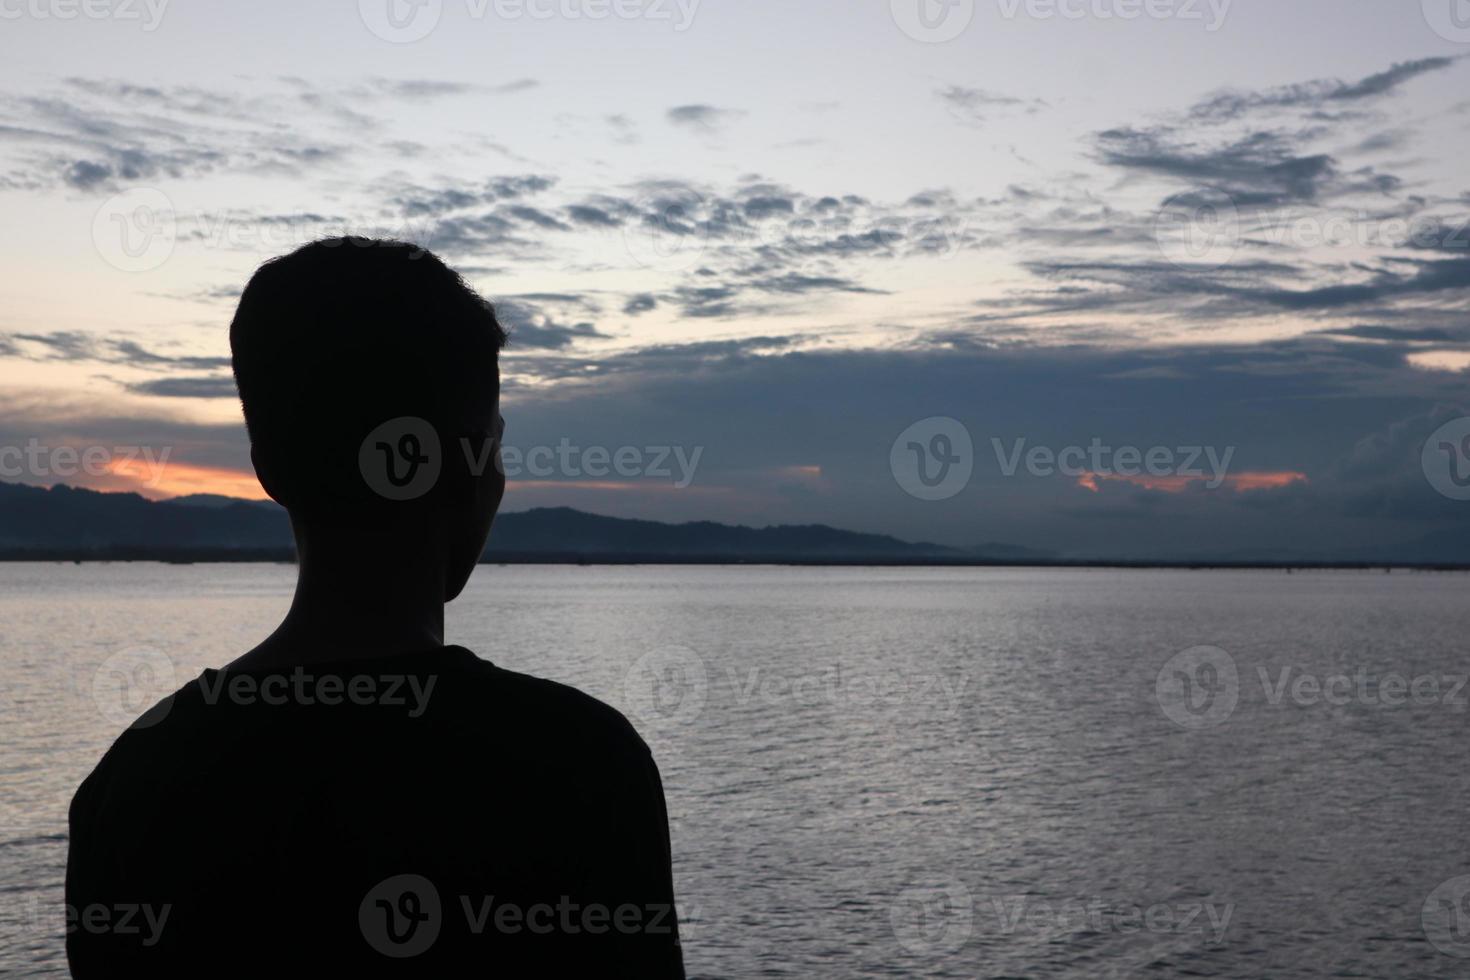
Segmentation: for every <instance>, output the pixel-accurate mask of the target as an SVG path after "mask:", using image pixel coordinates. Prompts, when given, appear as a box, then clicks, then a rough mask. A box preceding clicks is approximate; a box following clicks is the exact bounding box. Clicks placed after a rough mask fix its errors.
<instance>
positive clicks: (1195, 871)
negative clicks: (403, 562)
mask: <svg viewBox="0 0 1470 980" xmlns="http://www.w3.org/2000/svg"><path fill="white" fill-rule="evenodd" d="M293 574H294V572H293V569H291V568H289V567H284V566H268V565H218V566H209V565H201V566H180V567H171V566H162V565H148V564H139V565H121V564H118V565H82V566H73V565H60V564H34V565H24V564H6V565H0V668H3V670H4V676H5V688H4V691H5V694H4V705H3V707H4V711H3V714H0V734H3V745H4V760H3V766H0V783H3V807H4V809H3V811H0V816H3V819H4V825H3V833H0V950H3V951H0V972H4V971H5V970H6V969H8V970H13V971H17V972H19V973H21V974H44V973H63V974H64V973H65V958H64V953H63V937H62V931H63V921H64V920H63V906H62V878H63V871H64V867H65V859H66V836H65V835H66V821H65V816H66V807H67V803H68V801H69V799H70V796H71V793H72V791H73V790H74V789H75V787H76V785H77V783H78V782H79V781H80V780H81V779H82V778H83V776H85V775H86V773H87V772H88V771H89V770H90V768H91V766H92V765H93V764H94V762H95V761H96V759H97V758H98V757H99V756H100V754H101V753H102V752H103V751H104V750H105V749H106V747H107V746H108V744H109V743H110V741H111V739H112V738H113V737H114V736H115V734H116V733H117V731H118V730H120V728H121V727H122V725H121V724H119V723H118V721H117V719H118V718H119V717H123V716H125V715H127V714H128V712H130V711H131V712H133V713H136V710H135V709H137V708H140V707H141V706H142V704H141V699H142V697H144V696H147V695H149V694H151V688H153V687H159V688H160V689H161V688H162V687H163V685H165V683H166V684H167V689H168V690H172V689H173V687H175V686H177V685H178V684H181V683H183V682H184V681H185V680H187V679H188V678H190V677H192V676H193V675H194V674H195V673H196V672H197V671H198V670H199V669H201V668H202V667H205V666H210V665H215V666H217V665H220V664H222V663H224V662H226V661H228V660H230V659H232V658H233V657H234V656H236V655H238V654H239V653H240V652H241V651H242V650H244V649H245V648H247V647H249V646H250V645H252V644H253V643H254V642H255V641H257V640H258V639H259V638H260V637H261V636H263V635H264V633H265V632H266V631H267V630H268V628H269V627H270V626H272V625H274V622H275V621H276V618H277V617H279V615H280V614H281V613H282V612H284V610H285V608H286V605H287V602H288V598H289V594H290V589H291V584H292V577H293ZM1467 598H1470V577H1467V576H1463V575H1448V574H1446V575H1435V574H1404V573H1398V574H1394V575H1385V574H1382V573H1376V574H1370V573H1346V572H1344V573H1327V572H1317V573H1310V574H1301V573H1298V574H1295V575H1287V574H1284V573H1275V572H1218V571H1216V572H1183V571H1178V572H1176V571H1168V572H1162V571H1107V570H1060V571H1058V570H1045V571H1042V570H1006V569H961V570H954V569H846V568H844V569H788V568H670V567H646V568H568V567H521V568H499V567H486V568H482V569H481V570H480V571H479V572H478V573H477V575H476V577H475V579H474V581H473V582H472V583H471V586H470V588H469V590H468V592H467V594H466V595H465V596H464V597H463V598H462V599H461V600H460V601H458V602H457V603H455V604H454V605H453V606H451V607H450V608H451V615H450V626H449V629H450V638H451V640H452V641H453V642H457V643H461V644H463V645H465V646H468V647H470V648H472V649H474V650H475V651H476V652H478V653H479V654H480V655H481V656H484V657H486V658H488V659H491V660H494V661H495V662H497V663H499V664H501V665H502V666H506V667H510V668H513V669H517V670H523V671H527V672H531V673H536V674H540V675H543V676H546V677H551V678H554V679H557V680H561V681H565V682H567V683H570V684H574V685H576V686H578V687H581V688H582V689H584V690H586V691H588V692H590V693H592V694H594V695H596V696H597V697H600V698H602V699H603V700H605V701H607V702H609V703H611V704H613V705H614V706H616V707H619V708H620V709H622V710H623V711H624V712H625V713H627V714H628V715H629V716H630V718H632V720H633V721H634V723H635V725H637V726H638V728H639V729H640V731H642V732H643V734H644V737H645V738H646V740H647V741H648V742H649V744H650V746H651V747H652V748H653V750H654V755H655V758H657V759H658V761H659V763H660V766H661V768H662V771H663V774H664V783H665V788H666V792H667V794H668V803H669V812H670V819H671V829H672V835H673V843H674V855H675V879H676V881H675V884H676V888H677V892H678V898H679V901H680V904H681V906H682V908H681V914H682V916H683V917H684V919H685V920H686V923H685V926H684V930H685V933H686V941H685V948H686V962H687V965H688V967H689V971H690V975H691V976H700V977H749V976H757V975H760V976H790V977H837V978H859V977H896V976H933V977H1078V978H1084V977H1085V978H1098V977H1180V976H1196V977H1198V976H1204V977H1270V978H1275V980H1282V978H1294V977H1308V976H1311V977H1318V976H1342V977H1350V976H1351V977H1463V976H1466V975H1467V974H1470V898H1467V896H1470V841H1467V835H1466V830H1467V814H1470V808H1467V804H1470V765H1467V762H1470V732H1467V708H1466V701H1467V700H1470V690H1466V689H1462V687H1461V685H1462V684H1463V683H1464V677H1465V675H1466V672H1467V670H1470V663H1467V659H1470V658H1467V657H1466V655H1465V642H1466V638H1467V637H1470V602H1467ZM139 664H144V665H146V666H148V667H150V668H151V670H152V673H151V674H150V673H148V672H147V671H143V672H140V671H138V670H137V669H135V668H136V667H137V666H138V665H139ZM170 671H172V672H173V676H172V677H169V676H167V675H168V673H169V672H170ZM126 677H131V678H134V681H135V683H134V686H133V687H132V688H129V687H128V686H127V685H125V684H122V683H121V681H120V680H119V678H126ZM138 688H141V689H142V690H141V691H140V690H138Z"/></svg>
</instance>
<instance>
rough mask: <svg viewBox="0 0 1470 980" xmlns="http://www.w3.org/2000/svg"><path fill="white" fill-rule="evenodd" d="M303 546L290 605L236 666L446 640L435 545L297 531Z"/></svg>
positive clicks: (320, 659) (361, 654)
mask: <svg viewBox="0 0 1470 980" xmlns="http://www.w3.org/2000/svg"><path fill="white" fill-rule="evenodd" d="M298 553H299V561H300V565H299V568H298V573H297V580H296V594H295V597H294V598H293V599H292V602H291V609H290V611H288V612H287V613H286V617H285V619H283V620H282V621H281V625H280V626H279V627H277V628H276V631H275V632H274V633H272V634H271V635H270V636H269V637H267V638H266V640H265V641H264V642H262V643H261V644H260V645H259V646H258V647H256V648H255V649H254V650H251V651H250V652H249V653H247V654H245V655H244V656H243V657H241V658H239V659H238V660H236V661H235V662H233V663H232V664H231V665H230V667H231V668H235V669H254V668H257V667H270V668H274V667H289V666H295V665H297V664H310V663H325V662H331V661H339V660H359V659H374V658H379V657H390V656H397V655H400V654H405V653H413V652H416V651H425V650H432V649H437V648H439V647H442V646H443V645H444V592H445V583H444V562H443V560H442V558H441V557H440V556H439V555H438V554H437V549H434V548H432V547H428V548H426V547H424V546H423V543H419V544H416V546H415V548H414V549H413V550H412V551H405V550H403V549H398V548H393V547H391V546H390V545H387V544H384V543H383V542H374V541H373V540H371V539H370V538H368V537H362V538H357V539H354V540H352V541H351V542H349V543H342V542H338V541H332V540H322V539H320V538H315V537H311V536H305V535H298Z"/></svg>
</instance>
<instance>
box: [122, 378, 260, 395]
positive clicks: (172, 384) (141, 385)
mask: <svg viewBox="0 0 1470 980" xmlns="http://www.w3.org/2000/svg"><path fill="white" fill-rule="evenodd" d="M126 387H127V389H128V390H129V391H131V392H133V393H134V394H138V395H154V396H156V397H159V398H235V397H237V396H238V394H239V393H238V392H237V391H236V390H235V379H234V378H233V377H230V376H229V375H205V376H202V377H178V378H159V379H157V380H155V381H141V382H137V383H134V384H129V385H126Z"/></svg>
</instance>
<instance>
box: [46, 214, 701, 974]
mask: <svg viewBox="0 0 1470 980" xmlns="http://www.w3.org/2000/svg"><path fill="white" fill-rule="evenodd" d="M505 339H506V338H505V334H504V332H503V331H502V330H501V328H500V325H499V324H498V323H497V322H496V319H495V315H494V313H493V311H492V310H491V308H490V306H489V305H488V304H487V303H485V302H484V301H483V300H482V299H480V298H479V297H478V296H477V295H476V294H475V293H474V292H473V291H472V290H470V289H469V288H468V287H467V286H466V285H465V283H464V281H463V280H462V279H460V277H459V276H458V275H456V274H455V273H454V272H452V271H451V270H450V269H448V268H447V267H446V266H445V265H444V264H443V263H442V262H440V261H439V260H438V259H437V258H436V257H434V256H433V255H431V254H429V253H427V252H425V251H422V250H420V249H417V248H415V247H413V246H410V245H405V244H402V243H397V242H382V241H370V240H366V239H338V240H332V241H323V242H317V243H315V244H312V245H308V246H306V247H305V248H302V249H300V250H298V251H296V252H294V253H292V254H291V255H288V256H285V257H283V258H280V259H277V260H275V261H272V262H269V263H267V264H266V265H264V266H263V267H262V268H261V269H260V270H259V271H258V272H257V273H256V274H255V276H254V277H253V278H252V279H251V281H250V283H249V285H248V286H247V287H246V289H245V292H244V294H243V295H242V296H241V298H240V305H239V309H238V311H237V312H236V314H235V319H234V322H233V324H232V325H231V328H230V344H231V347H232V349H233V354H234V370H235V379H236V383H237V385H238V387H239V391H240V400H241V403H242V405H243V408H244V413H245V421H246V424H247V426H248V428H249V432H250V439H251V458H252V460H253V461H254V464H255V469H256V473H257V474H258V475H259V477H260V481H261V483H262V485H263V486H264V487H265V489H266V490H267V492H269V493H270V495H271V496H272V497H273V498H274V499H275V500H277V501H279V502H280V503H281V504H283V505H284V506H285V507H286V509H287V511H288V512H289V513H290V516H291V524H292V528H293V530H294V532H295V536H296V545H297V553H298V558H299V572H298V580H297V586H296V595H295V599H294V601H293V603H292V605H291V609H290V612H289V613H288V614H287V616H286V618H285V620H284V621H283V622H282V623H281V625H280V626H279V628H277V629H276V631H275V632H274V633H272V634H271V635H270V636H269V637H268V638H267V639H266V640H265V641H264V642H263V643H261V644H260V645H259V646H257V647H256V648H255V649H253V650H251V651H250V652H248V653H246V654H245V655H244V656H242V657H240V658H239V659H238V660H236V661H234V662H233V663H231V664H229V665H228V666H226V667H225V668H224V669H223V670H221V671H215V670H207V671H205V672H204V673H203V674H202V675H201V676H200V677H199V678H198V680H197V681H194V682H191V683H189V684H187V685H185V686H184V687H183V688H182V689H180V690H179V691H178V692H177V693H176V694H174V695H173V696H172V697H171V698H169V699H166V700H165V701H164V702H162V703H160V704H159V705H158V706H156V707H155V708H153V709H151V710H150V711H149V712H148V713H146V714H145V715H144V716H143V717H142V718H140V719H139V721H138V722H137V723H136V724H135V725H134V726H133V727H132V728H131V729H129V730H128V731H127V732H125V733H124V734H123V735H122V736H121V737H120V738H119V739H118V740H117V742H116V743H115V744H114V745H113V747H112V749H111V750H110V751H109V752H108V753H107V755H106V756H105V757H104V758H103V760H102V762H101V763H100V764H99V765H98V766H97V768H96V770H95V771H94V772H93V773H92V775H91V776H90V777H88V778H87V780H86V781H85V782H84V783H83V784H82V786H81V788H80V789H79V790H78V791H77V795H76V798H75V800H74V801H73V802H72V808H71V851H70V857H69V860H68V864H67V880H66V890H67V907H68V917H69V920H70V922H69V936H68V941H67V953H68V957H69V959H70V962H71V967H72V970H73V973H74V975H75V976H77V977H78V978H81V980H86V978H89V977H97V976H130V977H134V976H136V977H154V976H173V975H188V976H190V977H198V978H201V980H202V978H208V977H213V976H218V975H221V974H242V973H247V972H249V973H253V974H255V975H266V974H261V973H260V972H259V971H261V970H262V969H269V970H271V971H272V972H273V973H274V974H276V975H281V976H297V975H310V976H324V977H325V976H333V977H336V976H341V977H357V976H362V975H364V974H382V973H390V974H401V975H412V976H425V977H441V976H461V975H477V976H536V977H548V978H552V977H561V976H567V977H595V976H628V977H640V978H657V977H680V976H683V967H682V961H681V957H680V950H679V945H678V933H677V927H676V925H675V913H674V899H673V886H672V882H671V875H670V862H669V838H668V825H667V817H666V815H665V812H664V799H663V789H662V786H661V785H660V782H659V775H658V770H657V768H656V767H655V766H654V763H653V760H652V758H650V756H649V753H648V748H647V746H645V745H644V743H643V742H642V740H641V739H640V738H639V737H638V735H637V734H636V733H635V732H634V731H633V729H632V727H631V726H629V724H628V722H627V721H626V720H625V719H624V718H623V717H622V716H621V715H620V714H618V713H617V712H616V711H614V710H612V709H611V708H609V707H607V706H606V705H603V704H602V703H600V702H598V701H596V700H593V699H592V698H590V697H587V696H586V695H583V694H580V693H579V692H577V691H575V690H573V689H571V688H568V687H564V686H561V685H559V684H554V683H551V682H549V681H544V680H538V679H536V678H533V677H528V676H525V675H522V674H516V673H511V672H509V671H506V670H502V669H499V668H497V667H495V666H494V665H492V664H491V663H489V662H487V661H484V660H480V659H478V658H477V657H476V656H475V655H474V654H472V653H471V652H470V651H468V650H465V649H462V648H459V647H454V646H445V645H444V604H445V603H446V602H448V601H450V600H452V599H454V598H455V597H456V596H457V595H459V593H460V590H461V589H463V588H464V586H465V583H466V581H467V580H468V579H469V576H470V573H471V571H472V570H473V569H474V567H475V564H476V562H477V560H478V559H479V557H480V554H481V552H482V550H483V548H484V545H485V541H486V538H487V536H488V534H489V531H490V524H491V521H492V520H493V518H494V516H495V511H496V508H497V507H498V506H499V504H500V498H501V494H502V492H503V491H504V488H505V481H504V477H503V476H502V474H501V472H500V470H499V468H498V453H499V446H498V440H499V435H500V433H499V427H500V415H499V409H498V406H499V371H498V367H497V357H498V354H499V351H500V348H501V347H502V346H503V344H504V343H505ZM160 625H161V626H164V625H166V624H160ZM128 909H131V910H132V912H131V913H128V912H127V910H128ZM98 910H101V911H98ZM125 915H126V916H127V924H128V926H130V928H128V927H124V925H123V918H124V916H125ZM326 970H330V971H331V972H330V973H326V972H323V971H326Z"/></svg>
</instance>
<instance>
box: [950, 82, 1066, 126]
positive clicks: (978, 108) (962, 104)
mask: <svg viewBox="0 0 1470 980" xmlns="http://www.w3.org/2000/svg"><path fill="white" fill-rule="evenodd" d="M935 95H936V96H937V97H938V98H939V100H940V101H941V102H943V103H944V104H945V106H946V107H948V109H949V111H950V112H951V113H952V114H953V115H954V117H955V118H956V119H958V120H959V121H961V122H963V123H966V124H969V125H980V124H982V123H984V122H986V121H987V120H989V119H990V118H991V117H992V116H994V115H996V114H998V113H1000V112H1004V111H1006V110H1015V109H1022V108H1024V109H1025V110H1026V111H1027V112H1028V113H1034V112H1038V111H1040V110H1041V109H1044V108H1046V103H1045V102H1044V101H1042V100H1041V99H1018V98H1016V97H1014V96H1010V95H1003V94H1001V93H999V92H991V91H987V90H986V89H979V88H966V87H965V86H963V85H949V86H946V87H944V88H942V89H939V90H938V91H937V92H936V93H935Z"/></svg>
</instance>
